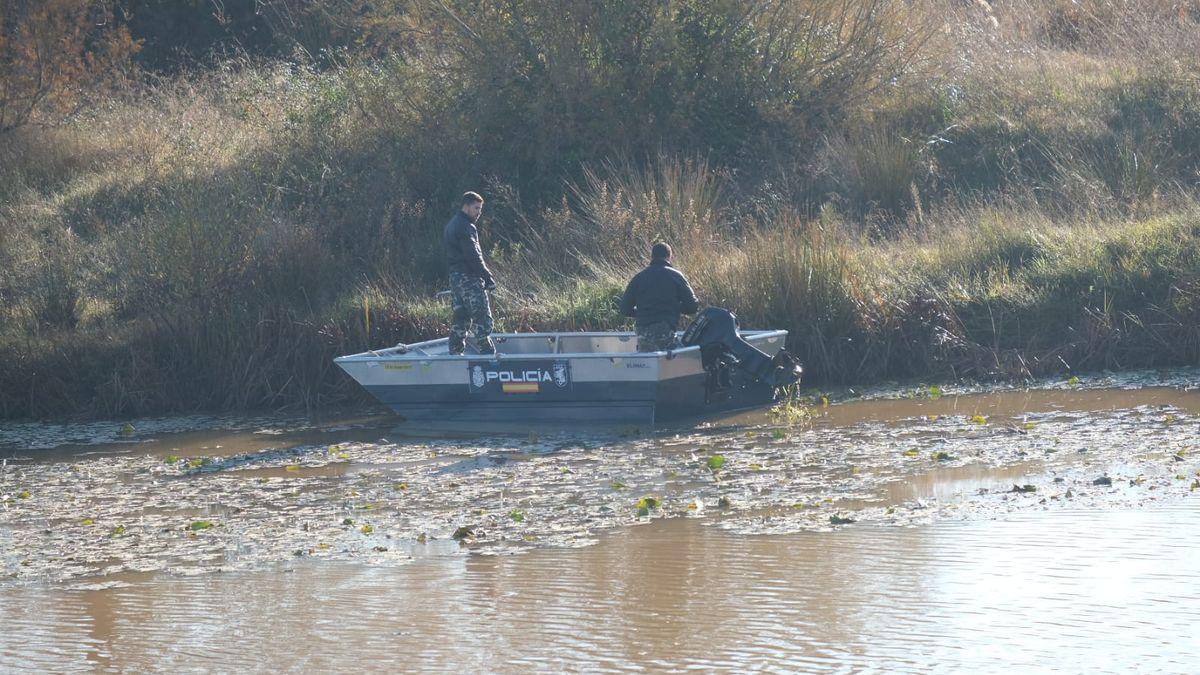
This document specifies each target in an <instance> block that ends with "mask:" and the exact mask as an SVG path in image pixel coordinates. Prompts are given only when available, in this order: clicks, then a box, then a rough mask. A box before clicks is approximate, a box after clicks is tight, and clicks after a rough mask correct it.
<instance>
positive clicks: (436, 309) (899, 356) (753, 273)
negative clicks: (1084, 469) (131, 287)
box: [0, 207, 1200, 418]
mask: <svg viewBox="0 0 1200 675" xmlns="http://www.w3.org/2000/svg"><path fill="white" fill-rule="evenodd" d="M680 248H681V252H680V254H679V256H678V257H679V260H678V264H679V266H680V267H681V268H682V269H684V270H685V271H686V272H687V273H688V274H689V276H690V277H691V279H692V281H693V283H694V284H695V285H696V287H697V290H698V292H699V293H700V296H701V297H702V298H703V299H704V301H706V302H710V303H712V304H717V305H721V306H725V307H730V308H732V309H734V310H735V311H736V312H737V313H738V315H739V317H740V319H741V321H742V324H743V325H745V326H747V327H768V326H769V327H777V328H786V329H787V330H789V332H790V333H789V339H788V346H789V349H790V350H791V351H793V352H794V353H796V354H797V355H798V356H799V357H800V358H801V359H802V361H803V362H804V364H805V368H806V373H807V375H808V377H807V379H806V382H807V384H809V385H812V386H818V387H832V386H836V385H839V384H846V383H858V384H861V383H870V382H873V381H880V380H886V379H913V378H917V379H923V380H924V381H928V382H953V381H957V380H962V379H966V380H990V379H1002V380H1010V381H1021V380H1022V379H1028V378H1031V377H1036V376H1045V375H1050V374H1055V373H1063V374H1070V373H1077V372H1088V371H1098V370H1120V369H1133V368H1148V367H1149V368H1154V367H1167V366H1182V365H1195V364H1197V363H1200V210H1198V209H1196V208H1193V207H1189V208H1188V209H1187V210H1186V211H1182V212H1179V213H1176V214H1174V215H1169V216H1156V217H1153V218H1147V219H1144V220H1126V221H1119V222H1095V223H1072V224H1063V223H1055V222H1052V221H1049V220H1048V219H1045V218H1036V217H1030V216H1029V215H1028V214H1020V213H1019V212H1015V211H1010V212H1007V213H1005V212H1000V211H996V210H979V211H976V212H974V213H971V214H965V213H963V214H960V215H959V217H958V218H957V219H956V220H955V221H954V222H949V223H946V224H944V225H941V226H938V227H932V226H931V227H930V228H928V229H925V230H922V231H920V232H916V233H912V234H908V235H905V236H904V237H901V238H892V239H887V240H874V239H871V238H870V237H868V236H865V235H861V234H858V235H856V234H853V233H850V232H848V231H846V230H845V229H842V228H841V226H840V225H839V224H838V223H836V222H824V223H821V222H818V223H802V222H795V223H793V224H783V225H780V226H778V228H777V229H776V230H774V231H771V232H766V231H762V232H756V233H754V234H751V235H748V236H747V237H746V238H745V239H744V240H743V241H742V242H741V243H739V244H725V245H718V246H711V247H705V246H703V245H702V242H699V241H686V242H685V245H684V246H682V247H680ZM631 257H632V256H631ZM502 269H503V270H504V272H503V273H502V274H503V276H502V277H501V278H502V279H504V280H506V281H509V280H511V283H512V285H516V288H513V287H512V285H509V284H506V285H505V286H504V287H502V288H501V290H500V291H499V292H498V293H497V295H496V297H495V306H496V313H497V315H498V317H499V326H500V327H501V328H502V329H504V330H538V329H546V330H585V329H613V328H619V327H622V326H624V325H626V323H625V320H623V319H622V318H621V317H619V316H618V315H617V312H616V309H615V307H616V301H617V298H618V296H619V294H620V292H621V290H622V289H623V284H624V279H625V278H627V277H626V276H625V275H626V274H630V273H632V271H633V269H634V268H633V267H632V266H630V267H628V268H625V269H622V268H619V267H615V268H607V269H604V268H599V267H597V269H596V271H595V272H594V273H592V274H591V275H590V276H589V277H587V278H578V279H574V280H569V281H568V282H567V283H565V284H563V283H555V282H554V281H553V280H551V279H547V278H539V277H538V276H537V275H535V274H530V275H528V276H525V277H524V278H522V277H521V276H519V274H520V273H519V271H518V270H516V269H515V268H513V267H511V266H509V267H505V268H502ZM368 321H369V324H370V327H369V333H368ZM448 321H449V306H448V305H447V304H445V303H443V302H437V301H433V300H426V299H422V298H420V297H417V296H415V295H413V294H412V293H411V291H408V290H405V289H398V288H393V287H387V286H383V285H364V286H362V287H361V288H360V289H359V290H358V292H357V293H356V294H355V295H353V296H350V297H346V298H344V299H343V300H342V301H341V302H339V303H337V304H336V305H335V306H333V307H330V308H326V310H325V311H324V312H317V311H311V310H307V311H306V310H302V309H297V308H290V307H275V308H259V309H249V308H247V309H243V310H237V309H229V310H228V311H226V310H221V311H216V312H215V313H214V314H211V315H209V317H208V318H207V319H205V318H203V317H199V316H196V317H176V318H175V319H174V320H164V321H161V322H156V321H151V320H141V321H134V322H131V323H127V324H121V325H119V326H95V327H80V328H76V329H74V330H59V331H44V332H42V333H41V334H38V335H24V336H21V337H20V338H16V337H13V336H9V337H8V338H6V339H5V340H4V341H3V343H0V344H2V346H0V359H2V360H3V367H0V413H3V415H4V416H7V417H12V418H20V417H30V416H35V417H46V416H97V415H99V416H110V417H111V416H141V415H148V414H159V413H164V412H175V411H197V410H229V409H242V410H246V409H269V408H290V409H293V410H309V411H311V410H316V409H320V408H323V407H328V406H336V405H346V404H356V403H366V402H367V399H366V398H365V397H363V396H362V395H361V394H360V392H359V391H358V389H357V387H355V386H354V385H353V383H352V382H351V381H350V380H349V378H346V377H345V376H344V375H343V374H342V373H341V372H340V371H339V370H337V369H336V368H335V367H334V366H333V364H332V359H333V357H335V356H337V355H340V354H343V353H351V352H355V351H360V350H362V349H366V348H368V347H378V346H380V345H390V344H395V343H396V342H400V341H416V340H419V339H428V338H430V337H436V336H439V335H442V334H444V333H445V331H446V329H447V325H448Z"/></svg>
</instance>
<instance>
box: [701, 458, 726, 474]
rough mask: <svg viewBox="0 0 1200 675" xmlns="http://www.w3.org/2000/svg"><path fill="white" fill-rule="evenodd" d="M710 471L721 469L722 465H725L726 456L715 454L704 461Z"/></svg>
mask: <svg viewBox="0 0 1200 675" xmlns="http://www.w3.org/2000/svg"><path fill="white" fill-rule="evenodd" d="M704 465H705V466H707V467H708V470H709V471H720V470H721V467H723V466H725V458H724V457H722V456H721V455H713V456H712V457H709V458H708V460H707V461H706V462H705V463H704Z"/></svg>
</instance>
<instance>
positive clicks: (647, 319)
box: [621, 242, 700, 352]
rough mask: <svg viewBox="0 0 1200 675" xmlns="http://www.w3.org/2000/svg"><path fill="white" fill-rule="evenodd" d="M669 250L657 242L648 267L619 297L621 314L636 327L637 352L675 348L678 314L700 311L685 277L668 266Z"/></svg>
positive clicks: (652, 249)
mask: <svg viewBox="0 0 1200 675" xmlns="http://www.w3.org/2000/svg"><path fill="white" fill-rule="evenodd" d="M670 260H671V247H670V246H668V245H667V244H664V243H662V242H659V243H657V244H655V245H654V246H653V247H652V248H651V249H650V264H649V265H648V266H647V267H646V269H644V270H642V271H641V272H638V273H637V274H636V275H634V277H633V279H631V280H630V281H629V285H628V286H627V287H626V288H625V295H624V296H623V297H622V298H621V313H622V314H624V315H625V316H632V317H633V318H634V323H635V325H636V326H637V337H638V346H637V348H638V351H639V352H657V351H662V350H666V349H674V348H675V347H676V346H677V345H676V342H675V328H676V326H677V325H678V324H679V315H680V314H694V313H695V312H696V310H697V309H699V308H700V306H699V303H698V302H697V301H696V293H695V292H694V291H692V286H691V285H690V284H689V283H688V280H687V278H686V277H684V276H683V274H682V273H680V272H679V270H677V269H675V268H674V267H672V266H671V263H670Z"/></svg>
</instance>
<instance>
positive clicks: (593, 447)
mask: <svg viewBox="0 0 1200 675" xmlns="http://www.w3.org/2000/svg"><path fill="white" fill-rule="evenodd" d="M968 403H970V401H968ZM1167 414H1171V415H1174V416H1175V417H1176V419H1177V420H1178V423H1176V424H1173V425H1170V426H1167V425H1162V424H1156V423H1155V422H1157V421H1160V420H1162V419H1163V418H1164V417H1165V415H1167ZM956 419H958V420H960V421H961V419H962V418H961V417H958V418H956ZM1020 420H1027V422H1028V423H1031V424H1036V425H1037V429H1038V433H1036V434H1025V435H1015V434H1014V432H1013V428H1012V427H1013V426H1019V421H1020ZM1194 421H1195V418H1194V417H1193V416H1192V414H1191V413H1189V412H1187V411H1185V410H1183V409H1180V408H1176V407H1172V406H1168V405H1147V406H1137V407H1132V408H1126V409H1116V410H1108V409H1105V410H1101V411H1098V412H1074V411H1070V410H1061V409H1054V410H1047V411H1044V412H1039V411H1023V412H1022V413H1021V417H1020V418H1018V421H1017V422H1013V423H1012V425H1010V424H1009V423H1007V422H1006V421H1005V418H1004V417H1003V416H1002V415H996V416H994V417H993V418H992V420H991V422H992V423H990V424H987V425H980V426H972V427H966V426H964V425H962V424H961V422H959V423H954V422H951V421H950V420H949V419H947V420H942V421H938V420H933V421H931V420H929V419H928V418H927V417H926V416H925V415H923V414H921V415H918V416H914V417H911V418H905V419H901V420H895V421H889V422H886V423H883V422H878V421H871V420H865V421H861V422H855V423H851V424H849V425H843V426H838V425H834V424H830V423H828V422H826V421H824V420H822V421H821V422H820V423H817V424H814V425H812V426H810V427H806V428H803V429H795V430H793V431H792V432H791V433H790V434H789V435H788V436H787V437H785V438H784V439H777V438H774V434H773V433H772V432H773V430H774V429H776V428H777V427H775V426H774V424H775V421H774V419H773V418H772V417H771V416H770V415H769V414H759V415H757V416H755V417H753V418H750V419H748V420H747V421H746V422H745V423H744V424H743V425H742V426H739V425H728V426H722V425H712V426H707V427H702V428H697V429H678V430H670V431H665V432H662V433H658V434H654V435H647V436H643V437H639V438H623V437H620V436H612V437H600V436H582V437H581V436H576V435H570V434H565V435H562V436H555V435H549V434H543V437H542V438H541V439H540V440H539V441H538V442H537V443H533V444H531V443H529V442H528V440H527V439H525V438H516V439H513V438H484V439H466V440H447V439H441V440H438V439H414V440H407V441H404V442H393V441H389V440H377V441H370V442H368V441H354V442H347V441H344V440H342V439H336V440H337V441H338V442H337V443H336V445H337V450H336V451H333V452H331V451H330V450H331V448H332V445H329V444H321V443H318V444H298V445H290V446H289V445H288V444H287V436H286V435H277V436H272V438H274V439H277V440H278V442H279V447H268V448H266V449H263V450H259V451H252V452H247V453H243V454H233V455H228V456H219V457H212V461H211V462H210V463H209V464H207V465H203V466H201V467H199V468H193V467H192V466H191V465H190V464H191V462H190V461H182V460H181V461H177V462H173V463H166V462H163V461H162V459H161V458H159V457H154V456H151V455H143V454H138V453H137V451H136V446H128V445H123V446H120V447H121V448H124V452H122V453H120V454H115V455H114V454H108V453H99V454H95V455H83V456H79V457H75V458H73V459H72V460H71V461H70V462H63V461H57V460H54V459H46V460H44V461H29V460H22V461H20V462H15V463H14V462H10V463H9V464H8V466H7V469H6V473H5V475H4V480H5V481H6V483H5V484H6V485H11V486H14V487H12V488H9V489H7V490H6V493H7V494H9V495H10V500H9V501H7V502H5V503H4V505H3V506H0V542H2V543H3V544H4V546H3V548H0V577H11V578H15V579H18V580H22V579H65V578H74V577H85V576H104V575H106V574H111V573H115V572H118V571H121V570H130V569H146V570H154V569H161V570H173V571H175V570H177V571H180V572H181V573H182V572H185V571H189V572H190V571H194V572H207V571H215V570H219V569H220V570H234V569H255V568H259V567H262V566H264V565H270V564H272V563H275V562H278V561H280V560H285V559H291V558H293V557H295V555H296V553H295V552H296V551H300V555H302V556H314V557H321V558H334V559H354V560H362V561H368V562H369V563H370V564H381V565H382V564H389V565H390V564H405V563H407V562H408V561H410V560H411V559H412V558H413V557H414V556H419V555H443V554H445V553H447V552H448V551H451V550H455V551H458V550H461V548H460V547H465V548H466V549H467V550H469V551H472V552H481V553H489V552H496V553H498V552H504V553H513V552H517V551H520V550H527V549H531V548H537V547H557V546H585V545H588V544H589V543H591V542H593V541H595V539H596V537H597V536H598V535H599V534H600V533H601V532H604V531H606V530H611V529H614V528H621V527H626V526H629V525H632V524H634V523H637V522H644V521H645V520H646V519H647V518H655V519H657V518H660V517H691V518H697V519H701V520H702V521H703V522H704V523H706V524H711V525H713V526H716V527H720V528H722V529H726V530H729V531H732V532H737V533H742V534H756V533H770V532H789V531H801V530H810V529H828V528H830V527H840V526H842V525H845V523H841V524H838V523H837V522H836V521H835V520H831V518H849V519H853V520H854V521H855V522H856V523H857V525H858V526H862V525H872V524H885V525H908V524H915V523H922V522H931V521H935V520H940V519H966V518H977V517H978V518H993V517H998V516H1002V515H1003V514H1005V513H1009V512H1013V511H1016V510H1020V509H1027V508H1038V509H1045V508H1051V507H1053V506H1054V505H1058V504H1066V503H1070V504H1077V505H1080V506H1085V507H1100V508H1105V507H1107V506H1110V505H1128V504H1138V503H1147V502H1149V501H1151V500H1154V501H1162V500H1166V499H1171V498H1178V497H1180V496H1182V495H1187V494H1192V493H1193V490H1195V489H1196V488H1195V487H1194V486H1195V485H1196V483H1197V476H1200V474H1197V471H1200V453H1194V452H1190V451H1188V450H1189V449H1190V448H1194V447H1198V446H1200V425H1197V424H1195V423H1194ZM1018 439H1019V440H1018ZM331 440H334V439H331ZM717 448H719V449H720V451H719V453H718V452H715V450H716V449H717ZM1079 449H1087V452H1086V453H1080V452H1077V450H1079ZM195 451H196V450H195V449H191V448H184V449H183V450H182V451H181V452H180V454H186V453H187V452H195ZM339 454H345V455H347V459H342V458H340V457H339V456H338V455H339ZM204 456H206V457H209V456H210V455H204ZM718 457H719V458H720V461H713V460H715V459H716V458H718ZM923 458H924V459H923ZM290 466H298V467H300V469H301V470H299V471H288V470H287V467H290ZM1100 472H1104V475H1105V476H1108V477H1109V478H1110V480H1111V481H1112V484H1111V485H1099V484H1094V483H1093V481H1094V480H1095V479H1096V477H1097V475H1098V474H1099V473H1100ZM714 473H716V474H718V475H719V477H720V480H713V477H714ZM964 476H965V477H969V478H967V479H964ZM1179 476H1183V478H1179ZM918 478H920V479H921V480H914V479H918ZM942 480H945V481H948V484H955V485H961V487H960V488H958V491H957V492H955V494H954V495H953V496H947V495H946V494H944V493H943V492H939V491H938V490H937V489H936V488H929V487H921V486H923V485H925V486H927V485H929V484H930V483H932V484H934V485H937V484H939V481H942ZM1118 481H1119V482H1120V485H1121V486H1122V488H1121V489H1120V490H1113V489H1112V485H1116V484H1117V482H1118ZM910 483H911V487H909V485H910ZM1126 483H1128V484H1129V487H1128V488H1125V487H1124V486H1125V485H1126ZM24 486H36V489H30V490H29V491H30V492H31V493H33V494H31V495H30V497H29V498H28V499H25V500H20V499H17V497H16V493H17V491H18V489H17V488H20V489H21V490H25V489H26V488H25V487H24ZM1014 486H1017V487H1018V488H1019V489H1018V491H1017V492H1013V487H1014ZM898 487H902V489H897V488H898ZM1029 488H1033V489H1029ZM631 494H632V495H635V496H636V498H634V497H631V496H630V495H631ZM77 495H87V501H86V502H80V501H78V499H76V496H77ZM368 514H369V522H367V520H366V519H365V518H363V517H364V516H368ZM204 523H207V524H209V525H210V526H207V527H206V526H204V525H203V524H204ZM88 527H93V528H95V529H92V530H88V529H87V528H88ZM96 535H99V536H96ZM105 535H107V536H105ZM447 544H452V545H453V549H447V548H445V547H446V545H447ZM380 548H382V549H386V550H379V549H380ZM67 551H71V553H70V554H68V553H67ZM68 557H69V558H72V559H71V560H68V559H67V558H68Z"/></svg>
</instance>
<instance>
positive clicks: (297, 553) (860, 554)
mask: <svg viewBox="0 0 1200 675" xmlns="http://www.w3.org/2000/svg"><path fill="white" fill-rule="evenodd" d="M1184 379H1186V378H1184ZM907 393H908V394H909V396H908V397H886V396H884V397H877V398H875V399H874V400H864V401H854V402H846V403H839V404H834V405H831V406H828V407H824V408H821V407H818V408H817V409H816V411H815V412H816V417H815V418H813V419H805V420H799V421H797V420H788V419H784V418H780V417H779V416H772V415H770V414H768V413H764V412H761V411H760V412H757V413H751V414H746V415H740V416H736V417H732V418H727V419H724V420H719V421H717V422H714V423H709V424H705V425H701V426H699V427H681V428H678V429H668V430H665V431H658V432H653V433H646V432H632V431H626V432H624V433H620V434H618V433H611V434H607V435H577V434H548V433H534V434H531V435H527V436H525V437H512V436H506V437H491V438H488V437H467V438H436V437H426V438H421V437H415V438H414V437H407V436H405V435H403V434H401V433H398V432H400V431H401V430H398V429H395V428H393V424H392V420H390V419H388V418H363V419H355V420H339V421H335V422H333V423H324V424H313V423H310V422H306V421H299V420H269V419H267V420H264V419H256V420H241V421H238V420H232V421H231V420H228V419H226V420H223V421H222V422H221V423H220V424H213V425H212V428H208V429H206V428H204V426H205V425H204V424H203V422H202V420H200V419H199V418H187V422H186V423H174V422H172V421H171V420H159V421H155V422H154V423H142V422H139V421H134V422H133V423H131V428H126V427H124V425H123V423H122V424H120V425H117V426H116V427H115V428H110V429H109V430H108V431H104V428H105V427H104V426H103V425H96V424H93V425H89V426H88V427H87V430H81V429H78V428H72V427H70V426H69V425H68V426H66V427H63V428H55V429H51V430H50V431H48V434H47V437H45V438H42V439H40V440H41V441H42V442H40V443H39V442H36V441H37V439H34V440H35V442H24V443H23V444H20V443H13V442H10V443H9V445H8V448H7V450H5V451H4V454H7V455H8V461H7V462H6V463H5V465H4V467H3V468H2V469H0V600H2V602H0V670H4V671H8V670H13V669H33V670H54V671H62V670H95V669H108V670H121V671H124V670H167V669H170V670H174V669H177V668H182V669H204V670H243V669H249V670H258V671H261V670H276V669H279V668H288V669H293V670H301V669H303V670H309V669H314V668H334V669H343V670H345V669H359V668H361V667H363V666H364V665H365V664H368V663H369V664H371V665H373V666H376V667H378V668H380V669H384V668H391V669H396V668H403V669H413V668H428V669H438V670H449V669H471V670H501V671H510V672H515V671H526V670H529V669H531V668H533V669H539V670H562V669H568V670H605V669H612V670H628V669H646V670H663V669H682V668H686V667H697V668H704V669H722V670H745V669H748V668H767V669H781V670H794V669H807V670H811V669H825V668H828V669H835V670H842V669H849V670H864V669H867V670H871V669H875V670H887V671H893V670H912V671H921V672H928V671H930V670H950V671H957V670H962V669H965V668H968V667H970V668H982V669H984V670H1001V669H1004V670H1007V669H1010V668H1013V667H1026V668H1034V669H1038V670H1045V669H1062V670H1068V671H1079V670H1084V669H1088V670H1091V669H1096V670H1099V671H1108V670H1130V669H1133V670H1162V671H1169V672H1188V671H1191V670H1194V667H1193V666H1192V664H1193V663H1195V661H1196V658H1197V657H1200V536H1198V535H1196V534H1195V533H1196V532H1198V531H1200V502H1198V501H1197V498H1198V497H1200V489H1198V488H1200V425H1198V424H1197V415H1200V392H1197V391H1196V390H1194V389H1191V388H1189V387H1180V386H1171V387H1160V386H1144V385H1138V384H1136V383H1135V384H1134V385H1132V386H1130V387H1127V388H1124V389H1115V388H1090V387H1087V386H1083V387H1058V388H1057V389H1056V390H1047V389H1034V390H1024V391H985V392H974V393H965V394H962V395H942V396H940V397H938V396H929V395H924V396H920V397H917V398H913V397H912V396H911V394H912V392H911V391H910V392H907ZM918 393H919V392H918ZM97 430H99V431H97ZM89 433H92V434H93V437H90V438H89V437H88V434H89ZM6 434H7V436H6ZM105 434H108V438H109V441H110V442H105V439H104V435H105ZM35 436H36V429H35V428H32V427H29V426H26V425H22V426H18V427H14V428H10V429H8V430H0V439H2V438H8V439H13V438H24V439H29V438H31V437H35ZM54 438H60V439H61V438H66V439H68V442H67V443H65V444H64V443H62V442H55V441H54ZM113 440H116V441H120V442H119V443H112V442H111V441H113ZM39 447H40V448H41V449H38V448H39ZM47 448H52V449H47ZM718 459H719V461H718Z"/></svg>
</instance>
